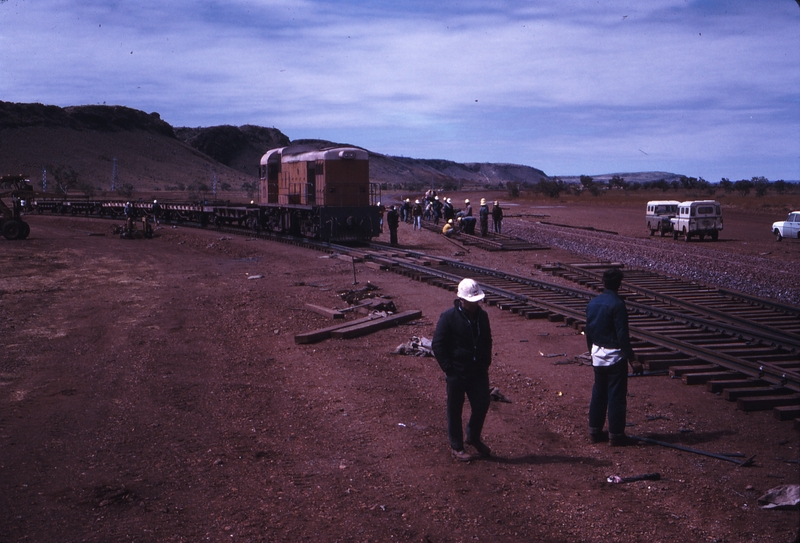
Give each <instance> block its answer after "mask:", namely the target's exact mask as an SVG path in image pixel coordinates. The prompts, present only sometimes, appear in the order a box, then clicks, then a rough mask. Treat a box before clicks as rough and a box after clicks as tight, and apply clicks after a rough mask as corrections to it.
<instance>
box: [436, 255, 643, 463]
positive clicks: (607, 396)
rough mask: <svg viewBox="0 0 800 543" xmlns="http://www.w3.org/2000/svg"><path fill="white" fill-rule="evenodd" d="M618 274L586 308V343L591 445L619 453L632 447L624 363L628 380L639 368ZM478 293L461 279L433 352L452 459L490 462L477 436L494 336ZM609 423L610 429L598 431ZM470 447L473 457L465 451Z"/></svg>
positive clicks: (612, 273) (609, 273)
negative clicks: (441, 376) (466, 412)
mask: <svg viewBox="0 0 800 543" xmlns="http://www.w3.org/2000/svg"><path fill="white" fill-rule="evenodd" d="M623 277H624V276H623V273H622V271H620V270H619V269H618V268H611V269H609V270H606V272H605V273H604V274H603V286H604V290H603V293H602V294H600V295H599V296H597V297H595V298H594V299H592V300H591V301H590V302H589V304H588V306H587V308H586V329H585V334H586V344H587V347H588V348H589V352H590V353H591V357H592V366H593V368H594V385H593V387H592V397H591V402H590V404H589V417H588V419H589V421H588V422H589V425H588V426H589V428H588V429H589V432H588V434H589V435H588V438H589V441H590V442H591V443H593V444H599V443H609V444H610V445H611V446H614V447H619V446H626V445H632V444H635V443H636V440H635V439H634V438H632V437H628V436H627V435H626V434H625V427H626V412H627V393H628V364H630V365H631V368H632V370H633V374H634V375H636V374H642V365H641V363H639V362H638V360H637V357H636V354H635V353H634V352H633V348H632V347H631V340H630V332H629V328H628V311H627V308H626V306H625V302H624V300H623V299H622V298H620V296H619V294H618V291H619V288H620V285H621V284H622V280H623ZM484 296H485V295H484V292H483V290H482V289H481V287H480V285H478V283H477V282H475V280H473V279H470V278H466V279H463V280H462V281H461V282H460V283H459V285H458V291H457V298H456V299H455V300H454V302H453V306H452V307H450V308H449V309H447V310H445V311H444V312H443V313H442V314H441V316H440V317H439V321H438V323H437V325H436V331H435V332H434V334H433V340H432V342H431V348H432V350H433V355H434V356H435V357H436V360H437V362H438V363H439V366H440V367H441V369H442V371H443V372H444V373H445V376H446V394H447V404H446V405H447V437H448V441H449V443H450V449H451V454H452V457H453V458H454V459H455V460H458V461H460V462H468V461H470V460H474V459H476V458H479V457H488V456H490V455H491V449H490V448H489V446H488V445H486V444H485V443H484V442H483V439H482V431H483V425H484V420H485V419H486V414H487V412H488V411H489V402H490V400H491V397H490V387H489V366H490V365H491V363H492V332H491V328H490V325H489V316H488V314H487V312H486V311H485V310H483V308H481V307H480V301H481V300H483V298H484ZM465 397H466V399H467V400H469V404H470V411H471V413H470V416H469V420H468V422H467V426H466V432H464V429H463V427H462V424H463V422H462V411H463V407H464V402H465ZM606 421H608V429H607V430H606V429H604V427H605V425H606ZM465 445H466V446H471V447H472V448H473V449H474V450H475V451H476V453H477V455H476V454H472V453H470V452H467V451H466V450H465V449H464V447H465Z"/></svg>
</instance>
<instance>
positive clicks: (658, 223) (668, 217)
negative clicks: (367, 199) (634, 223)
mask: <svg viewBox="0 0 800 543" xmlns="http://www.w3.org/2000/svg"><path fill="white" fill-rule="evenodd" d="M679 205H680V202H679V201H677V200H651V201H649V202H647V212H646V214H645V222H646V223H647V230H648V231H649V232H650V235H651V236H653V235H655V233H656V232H660V233H661V237H664V236H665V235H666V234H669V233H670V232H672V218H673V217H675V216H677V214H678V206H679Z"/></svg>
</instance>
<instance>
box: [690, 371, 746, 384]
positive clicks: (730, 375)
mask: <svg viewBox="0 0 800 543" xmlns="http://www.w3.org/2000/svg"><path fill="white" fill-rule="evenodd" d="M739 376H740V377H741V378H742V379H744V378H745V375H744V374H742V373H739V372H738V371H715V372H701V373H684V374H683V376H682V377H681V380H682V381H683V383H684V384H685V385H704V384H706V383H707V382H709V381H712V380H714V379H735V378H736V377H739Z"/></svg>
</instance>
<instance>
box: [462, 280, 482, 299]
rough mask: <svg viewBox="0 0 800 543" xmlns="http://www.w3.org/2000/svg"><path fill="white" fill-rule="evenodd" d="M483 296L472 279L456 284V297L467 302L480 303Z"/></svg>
mask: <svg viewBox="0 0 800 543" xmlns="http://www.w3.org/2000/svg"><path fill="white" fill-rule="evenodd" d="M484 296H485V294H484V293H483V291H482V290H481V287H479V286H478V283H476V282H475V280H474V279H470V278H466V279H462V280H461V282H460V283H459V284H458V297H459V298H461V299H462V300H466V301H468V302H480V301H481V300H483V297H484Z"/></svg>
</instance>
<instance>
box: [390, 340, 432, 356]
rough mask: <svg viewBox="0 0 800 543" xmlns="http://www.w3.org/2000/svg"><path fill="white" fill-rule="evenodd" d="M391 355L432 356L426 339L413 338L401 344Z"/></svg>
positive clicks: (428, 341)
mask: <svg viewBox="0 0 800 543" xmlns="http://www.w3.org/2000/svg"><path fill="white" fill-rule="evenodd" d="M392 354H405V355H408V356H433V350H432V349H431V340H430V339H428V338H426V337H416V336H413V337H412V338H411V341H408V342H406V343H401V344H400V345H398V346H397V348H396V349H395V350H394V351H392Z"/></svg>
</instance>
